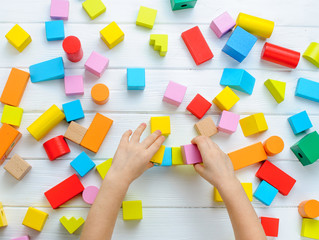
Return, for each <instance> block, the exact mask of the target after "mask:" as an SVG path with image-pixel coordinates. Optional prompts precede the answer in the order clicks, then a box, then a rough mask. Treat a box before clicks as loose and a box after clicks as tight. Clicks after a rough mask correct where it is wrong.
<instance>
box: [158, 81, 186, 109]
mask: <svg viewBox="0 0 319 240" xmlns="http://www.w3.org/2000/svg"><path fill="white" fill-rule="evenodd" d="M186 90H187V87H185V86H183V85H181V84H178V83H175V82H172V81H170V82H169V83H168V85H167V88H166V91H165V93H164V97H163V101H164V102H167V103H170V104H173V105H175V106H179V105H180V104H181V103H182V101H183V99H184V96H185V93H186Z"/></svg>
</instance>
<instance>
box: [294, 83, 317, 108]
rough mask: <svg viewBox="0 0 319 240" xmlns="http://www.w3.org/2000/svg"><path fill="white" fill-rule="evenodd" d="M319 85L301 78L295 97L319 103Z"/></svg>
mask: <svg viewBox="0 0 319 240" xmlns="http://www.w3.org/2000/svg"><path fill="white" fill-rule="evenodd" d="M318 91H319V83H318V82H315V81H312V80H309V79H305V78H299V79H298V83H297V87H296V92H295V95H296V96H297V97H302V98H305V99H308V100H311V101H315V102H319V94H318Z"/></svg>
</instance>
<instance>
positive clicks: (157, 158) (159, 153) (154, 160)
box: [150, 145, 165, 165]
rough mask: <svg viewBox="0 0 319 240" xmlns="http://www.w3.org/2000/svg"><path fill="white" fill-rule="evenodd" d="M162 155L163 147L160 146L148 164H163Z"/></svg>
mask: <svg viewBox="0 0 319 240" xmlns="http://www.w3.org/2000/svg"><path fill="white" fill-rule="evenodd" d="M164 154H165V146H163V145H162V146H161V147H160V149H159V150H158V151H157V152H156V153H155V155H154V156H153V158H152V159H151V161H150V162H152V163H154V164H155V165H161V164H162V162H163V158H164Z"/></svg>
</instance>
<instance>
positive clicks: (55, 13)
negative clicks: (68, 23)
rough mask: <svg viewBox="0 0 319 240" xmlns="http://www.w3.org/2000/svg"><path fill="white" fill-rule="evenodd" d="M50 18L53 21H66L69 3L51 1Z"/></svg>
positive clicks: (66, 1) (65, 0)
mask: <svg viewBox="0 0 319 240" xmlns="http://www.w3.org/2000/svg"><path fill="white" fill-rule="evenodd" d="M50 16H51V18H52V19H55V20H68V18H69V1H68V0H51V9H50Z"/></svg>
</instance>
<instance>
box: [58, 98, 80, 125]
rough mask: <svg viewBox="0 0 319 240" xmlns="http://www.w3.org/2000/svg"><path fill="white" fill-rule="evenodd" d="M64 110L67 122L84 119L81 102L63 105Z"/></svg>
mask: <svg viewBox="0 0 319 240" xmlns="http://www.w3.org/2000/svg"><path fill="white" fill-rule="evenodd" d="M62 108H63V111H64V114H65V119H66V121H67V122H71V121H75V120H79V119H82V118H84V112H83V109H82V105H81V101H80V100H74V101H72V102H68V103H64V104H62Z"/></svg>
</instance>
